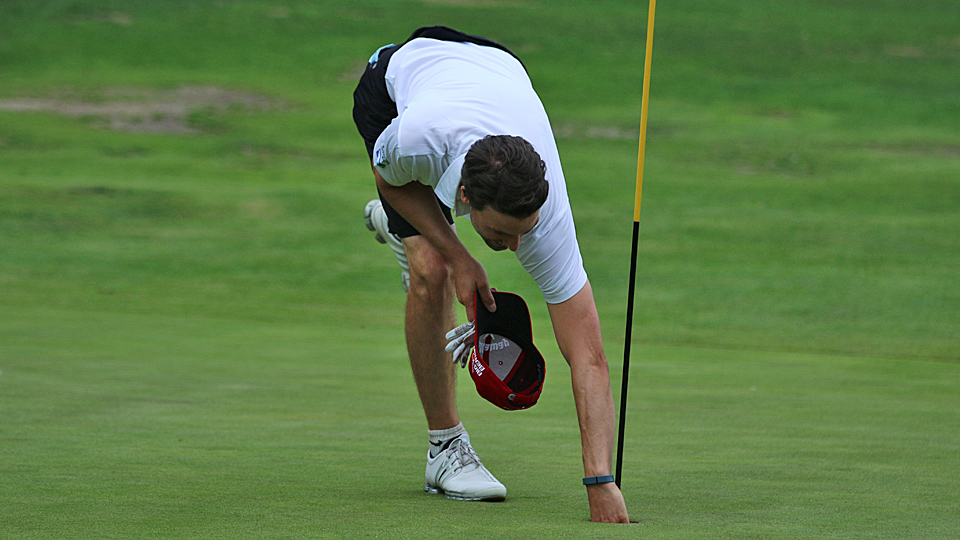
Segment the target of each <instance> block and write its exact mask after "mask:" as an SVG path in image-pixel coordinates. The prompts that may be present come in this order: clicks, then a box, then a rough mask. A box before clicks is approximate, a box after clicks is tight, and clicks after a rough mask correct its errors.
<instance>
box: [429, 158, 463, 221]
mask: <svg viewBox="0 0 960 540" xmlns="http://www.w3.org/2000/svg"><path fill="white" fill-rule="evenodd" d="M466 157H467V155H466V154H462V155H460V156H458V157H457V158H455V159H454V160H453V161H452V162H450V165H449V166H448V167H447V169H446V170H445V171H443V174H442V175H441V176H440V180H439V181H438V182H437V188H436V192H437V195H438V196H439V197H440V200H441V201H443V202H444V203H453V204H452V206H451V208H453V210H454V214H455V215H456V216H465V215H467V214H469V213H470V206H469V205H466V204H463V201H462V200H461V199H460V170H461V169H463V162H464V160H465V159H466Z"/></svg>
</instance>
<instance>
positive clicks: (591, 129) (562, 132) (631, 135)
mask: <svg viewBox="0 0 960 540" xmlns="http://www.w3.org/2000/svg"><path fill="white" fill-rule="evenodd" d="M553 134H554V136H555V137H557V138H558V139H559V138H563V139H620V140H631V139H636V138H637V137H638V136H639V135H640V130H639V129H637V128H625V127H622V126H605V125H586V126H584V125H577V124H559V125H556V126H554V127H553Z"/></svg>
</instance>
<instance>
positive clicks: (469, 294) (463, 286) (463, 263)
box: [450, 249, 497, 322]
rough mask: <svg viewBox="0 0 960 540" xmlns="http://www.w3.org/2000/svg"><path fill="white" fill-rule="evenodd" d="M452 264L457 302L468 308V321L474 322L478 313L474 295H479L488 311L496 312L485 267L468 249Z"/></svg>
mask: <svg viewBox="0 0 960 540" xmlns="http://www.w3.org/2000/svg"><path fill="white" fill-rule="evenodd" d="M450 262H451V264H452V266H453V281H454V285H455V286H456V289H457V300H459V301H460V303H461V304H463V307H465V308H466V310H467V320H468V321H470V322H473V317H474V314H475V313H476V312H477V308H476V305H474V296H475V295H474V293H479V296H480V301H481V302H483V305H484V306H486V307H487V311H490V312H493V311H496V310H497V304H496V302H495V301H494V300H493V293H492V292H490V282H489V281H487V271H486V270H484V269H483V265H481V264H480V263H479V262H478V261H477V260H476V259H474V258H473V257H472V256H471V255H470V254H469V253H467V251H466V249H464V250H463V254H462V256H461V257H457V258H455V259H454V260H452V261H450Z"/></svg>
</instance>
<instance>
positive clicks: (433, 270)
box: [403, 236, 460, 430]
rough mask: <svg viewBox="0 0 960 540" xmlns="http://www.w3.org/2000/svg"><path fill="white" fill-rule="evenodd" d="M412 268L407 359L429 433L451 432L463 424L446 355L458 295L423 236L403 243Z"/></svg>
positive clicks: (454, 378) (441, 260)
mask: <svg viewBox="0 0 960 540" xmlns="http://www.w3.org/2000/svg"><path fill="white" fill-rule="evenodd" d="M403 246H404V249H405V250H406V252H407V260H408V261H409V263H410V290H409V292H408V293H407V308H406V337H407V353H408V354H409V356H410V366H411V367H412V368H413V379H414V381H415V382H416V384H417V390H418V391H419V393H420V403H421V404H422V405H423V412H424V414H425V415H426V417H427V428H428V429H431V430H440V429H447V428H451V427H454V426H456V425H457V424H459V423H460V416H459V414H458V413H457V398H456V382H457V372H456V367H455V366H454V365H453V363H452V362H451V359H450V354H448V353H447V352H446V351H444V347H445V346H446V344H447V341H446V338H444V335H445V334H446V333H447V331H449V330H450V329H451V328H453V327H454V324H455V317H454V305H453V304H454V299H455V298H456V292H455V291H454V288H453V279H452V277H451V275H450V267H449V265H448V264H447V262H446V260H444V258H443V257H442V256H441V255H440V253H439V252H438V251H437V250H436V249H435V248H434V247H433V246H432V245H431V244H430V243H429V242H428V241H427V240H426V239H425V238H423V237H422V236H411V237H409V238H404V239H403Z"/></svg>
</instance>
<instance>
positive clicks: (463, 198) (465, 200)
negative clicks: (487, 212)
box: [460, 186, 470, 206]
mask: <svg viewBox="0 0 960 540" xmlns="http://www.w3.org/2000/svg"><path fill="white" fill-rule="evenodd" d="M460 202H462V203H463V204H465V205H467V206H470V199H468V198H467V188H465V187H463V186H460Z"/></svg>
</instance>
